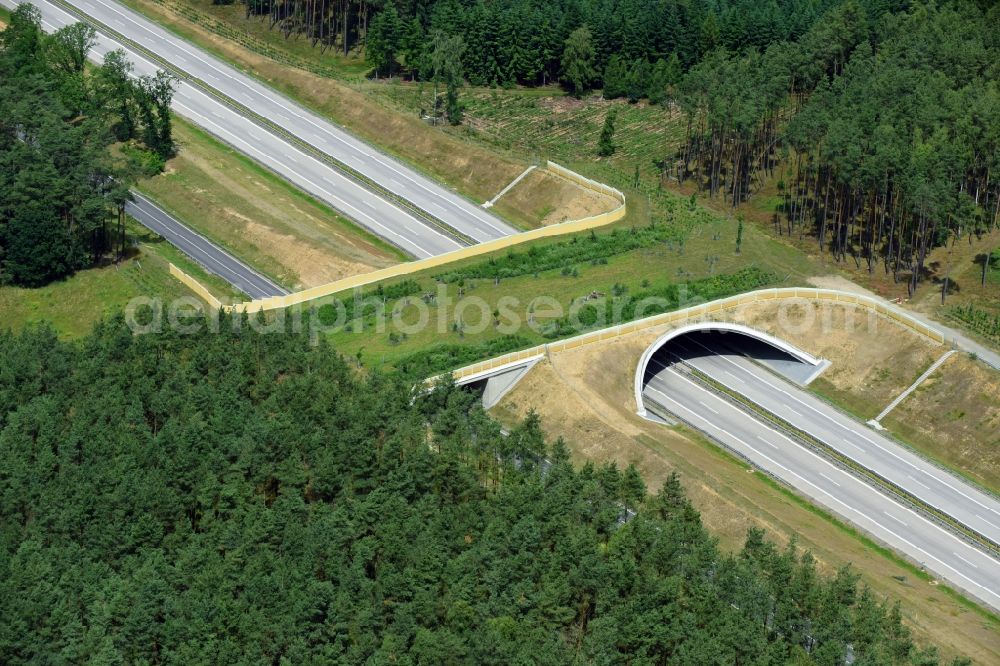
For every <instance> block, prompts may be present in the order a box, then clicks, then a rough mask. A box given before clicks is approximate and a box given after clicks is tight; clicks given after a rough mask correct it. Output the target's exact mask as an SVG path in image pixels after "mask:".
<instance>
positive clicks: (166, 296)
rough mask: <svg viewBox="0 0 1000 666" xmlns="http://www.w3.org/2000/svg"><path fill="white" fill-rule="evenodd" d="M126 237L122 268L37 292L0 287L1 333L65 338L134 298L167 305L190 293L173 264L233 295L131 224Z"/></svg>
mask: <svg viewBox="0 0 1000 666" xmlns="http://www.w3.org/2000/svg"><path fill="white" fill-rule="evenodd" d="M127 233H128V235H129V237H130V238H131V240H132V241H133V243H134V244H135V245H134V250H133V253H132V254H131V255H130V257H129V258H128V259H126V260H125V261H123V262H121V264H119V265H117V266H115V265H113V264H112V265H107V266H102V267H99V268H90V269H87V270H83V271H79V272H78V273H76V274H75V275H72V276H70V277H69V278H67V279H65V280H61V281H59V282H53V283H51V284H48V285H46V286H44V287H39V288H37V289H25V288H22V287H14V286H10V285H4V286H0V328H10V329H13V330H15V331H16V330H19V329H21V328H24V327H25V326H28V325H31V324H39V323H41V322H48V323H49V324H51V325H52V327H53V328H54V329H55V330H56V331H57V332H58V333H59V335H60V337H62V338H76V337H80V336H82V335H85V334H86V333H88V332H89V331H90V330H91V328H92V327H93V325H94V323H95V322H97V320H98V319H100V318H101V317H103V316H105V315H108V314H111V313H114V312H119V311H121V310H123V309H124V308H125V307H126V306H127V305H128V303H129V301H131V300H132V299H133V298H139V297H147V298H158V299H161V300H162V301H163V302H164V303H169V302H170V301H171V300H173V299H176V298H181V297H188V298H190V297H191V292H190V291H188V290H187V288H186V287H184V286H183V285H182V284H181V283H180V282H178V281H177V280H176V279H174V278H173V277H172V276H171V275H170V272H169V270H168V264H169V263H174V264H176V265H177V266H179V267H180V268H182V269H183V270H185V271H187V272H188V274H190V275H192V276H194V277H196V278H197V279H199V280H202V281H203V284H206V285H208V286H209V287H210V288H211V289H212V291H213V292H214V293H219V294H226V293H231V290H230V289H229V287H228V285H226V283H224V282H222V281H221V280H219V279H218V278H216V277H215V276H212V275H209V274H208V273H206V272H205V271H203V270H202V269H201V268H200V267H199V266H198V265H197V264H195V263H194V262H193V261H191V260H189V259H188V258H187V257H185V256H184V255H182V254H181V253H180V252H178V251H177V250H176V249H175V248H174V247H173V246H171V245H169V244H168V243H166V242H164V241H163V239H162V238H159V237H158V236H155V235H153V234H152V233H151V232H149V231H148V230H147V229H146V228H145V227H142V226H140V225H139V224H137V223H135V222H130V223H129V225H128V228H127Z"/></svg>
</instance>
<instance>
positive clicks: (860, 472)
mask: <svg viewBox="0 0 1000 666" xmlns="http://www.w3.org/2000/svg"><path fill="white" fill-rule="evenodd" d="M684 367H685V369H686V370H687V371H688V372H689V373H690V375H691V376H692V377H693V378H695V379H697V380H698V381H699V382H700V383H701V384H703V385H704V386H705V387H706V388H708V389H710V390H712V391H713V392H715V393H716V394H718V395H720V396H721V397H722V398H724V399H726V400H727V401H729V402H731V403H733V404H735V405H736V406H737V407H739V408H740V409H742V410H743V411H745V412H748V413H750V414H751V415H753V416H756V417H758V418H761V419H763V420H765V421H766V422H768V423H769V424H770V425H772V426H774V427H775V428H777V429H778V430H779V431H782V432H784V433H785V434H786V435H789V436H790V437H792V438H793V439H794V440H796V441H798V442H799V443H800V444H802V445H804V446H806V447H808V448H810V449H812V450H814V451H816V452H817V453H819V454H820V455H822V456H824V457H825V458H827V459H829V460H831V461H833V462H834V463H836V464H837V465H838V466H840V467H842V468H844V469H846V470H848V471H850V472H851V473H852V474H854V475H855V476H857V477H859V478H861V479H862V480H864V481H865V482H866V483H869V484H871V485H873V486H875V487H877V488H879V489H880V490H882V491H884V492H886V493H888V494H890V495H892V496H893V497H895V498H896V499H898V500H900V501H902V502H904V503H905V504H906V505H908V506H910V507H911V508H913V509H915V510H917V511H919V512H920V513H921V514H923V515H924V516H925V517H927V518H929V519H930V520H933V521H934V522H936V523H938V524H940V525H942V526H943V527H946V528H948V529H949V530H950V531H951V532H953V533H955V534H956V535H958V536H960V537H961V538H963V539H965V540H967V541H970V542H971V543H974V544H976V545H977V546H979V547H981V548H984V549H985V550H986V551H987V552H989V553H990V554H991V555H993V556H994V557H996V556H1000V544H997V543H996V542H995V541H993V540H992V539H989V538H987V537H985V536H983V535H981V534H979V533H978V532H976V531H975V530H973V529H971V528H969V527H967V526H965V525H964V524H962V523H961V522H959V521H957V520H955V519H954V518H952V517H951V516H949V515H948V514H946V513H944V512H943V511H941V510H939V509H937V508H935V507H934V506H932V505H930V504H928V503H927V502H925V501H923V500H921V499H920V498H919V497H917V496H915V495H913V494H912V493H910V492H908V491H906V490H905V489H903V488H901V487H899V486H898V485H896V484H895V483H893V482H892V481H890V480H888V479H886V478H885V477H883V476H882V475H880V474H878V473H877V472H875V471H874V470H871V469H869V468H867V467H865V466H864V465H860V464H858V463H857V462H856V461H855V460H853V459H852V458H850V457H848V456H845V455H844V454H842V453H840V452H839V451H837V450H836V449H834V448H833V447H831V446H829V445H828V444H826V443H825V442H823V441H821V440H819V439H817V438H815V437H813V436H812V435H810V434H809V433H807V432H805V431H803V430H802V429H800V428H797V427H796V426H795V425H793V424H791V423H789V422H788V421H785V420H784V419H782V418H781V417H779V416H777V415H775V414H773V413H771V412H769V411H767V410H766V409H764V408H763V407H761V406H760V405H758V404H757V403H755V402H753V401H751V400H748V399H747V398H746V397H744V396H742V395H740V394H739V393H737V392H735V391H733V390H732V389H730V388H729V387H727V386H725V385H724V384H721V383H720V382H717V381H716V380H714V379H712V378H711V377H709V376H708V375H706V374H705V373H703V372H700V371H699V370H697V369H695V368H692V367H691V366H687V365H685V366H684Z"/></svg>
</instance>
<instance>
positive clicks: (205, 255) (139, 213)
mask: <svg viewBox="0 0 1000 666" xmlns="http://www.w3.org/2000/svg"><path fill="white" fill-rule="evenodd" d="M132 197H133V199H134V201H131V202H129V203H127V204H125V212H127V213H128V214H129V215H131V216H132V217H133V218H135V219H136V220H137V221H138V222H140V223H141V224H142V225H143V226H145V227H147V228H148V229H150V230H152V231H154V232H156V233H158V234H159V235H161V236H163V237H164V238H165V239H166V240H167V241H168V242H169V243H170V244H172V245H174V246H176V247H177V248H178V249H179V250H180V251H181V252H183V253H184V254H186V255H188V256H189V257H191V258H192V259H194V260H195V261H197V262H198V263H199V264H200V265H201V266H202V267H203V268H204V269H205V270H207V271H209V272H210V273H214V274H215V275H218V276H219V277H221V278H222V279H224V280H226V281H227V282H229V284H231V285H233V286H234V287H236V288H237V289H239V290H240V291H242V292H243V293H245V294H246V295H247V296H250V297H251V298H267V297H268V296H282V295H285V294H287V293H288V291H287V290H286V289H284V288H283V287H281V285H279V284H276V283H275V282H273V281H272V280H270V279H268V278H266V277H264V276H263V275H261V274H260V273H258V272H257V271H255V270H254V269H252V268H250V267H249V266H247V265H246V264H244V263H243V262H242V261H240V260H239V259H236V258H235V257H233V256H232V255H231V254H229V253H227V252H226V251H225V250H223V249H222V248H220V247H219V246H218V245H216V244H215V243H213V242H211V241H210V240H208V239H206V238H205V237H204V236H202V235H200V234H198V233H197V232H195V231H193V230H191V229H190V228H188V227H187V226H185V225H184V224H182V223H181V222H178V221H177V220H176V219H175V218H173V217H171V216H170V215H169V214H168V213H167V212H165V211H164V210H163V209H162V208H160V207H159V206H157V205H156V204H154V203H153V202H152V201H150V200H149V199H147V198H146V197H144V196H142V195H141V194H138V193H137V192H132Z"/></svg>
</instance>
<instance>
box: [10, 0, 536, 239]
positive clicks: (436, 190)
mask: <svg viewBox="0 0 1000 666" xmlns="http://www.w3.org/2000/svg"><path fill="white" fill-rule="evenodd" d="M5 1H7V2H9V1H10V0H5ZM68 2H69V3H70V4H71V5H73V6H74V7H76V8H77V9H78V10H80V11H82V12H84V13H86V14H87V15H89V16H91V17H93V18H94V19H96V20H98V21H100V22H101V23H103V24H104V25H106V26H108V27H110V28H111V29H113V30H115V31H117V32H119V33H121V34H122V35H124V36H125V37H127V38H128V39H131V40H132V41H134V42H136V43H137V44H141V45H142V46H143V47H145V48H147V49H149V50H150V51H151V52H153V53H155V54H156V55H157V56H159V57H160V58H162V59H163V60H164V61H166V62H169V63H170V64H171V65H173V66H174V67H176V68H178V69H180V70H182V71H184V72H185V73H187V74H189V75H191V76H193V77H195V78H197V79H199V80H200V81H202V82H204V83H206V84H208V85H209V86H211V87H212V88H213V89H215V90H216V91H218V92H219V93H221V94H223V95H225V96H226V97H228V98H229V99H230V100H233V101H235V102H237V103H238V104H242V105H244V106H246V107H247V108H249V109H250V110H252V111H253V112H255V113H257V114H259V115H261V116H263V117H265V118H267V119H268V120H270V121H271V122H273V123H275V124H276V125H279V126H280V127H282V128H283V129H284V130H285V131H288V132H291V133H292V134H294V135H295V136H296V137H297V138H298V139H300V140H301V141H303V142H305V143H307V144H309V145H311V146H313V147H314V148H316V149H317V150H319V151H320V152H322V153H325V154H327V155H329V156H331V157H333V158H335V159H336V160H338V161H340V162H341V163H343V164H346V165H347V166H349V167H350V168H352V169H354V170H355V171H356V172H358V173H360V174H362V175H364V176H365V177H366V178H369V179H371V180H372V181H374V182H376V183H378V184H379V185H380V186H381V187H384V188H385V189H386V190H388V191H390V192H391V193H392V194H394V195H396V196H398V197H400V198H402V199H405V200H406V201H408V202H410V203H411V204H413V205H414V206H416V207H417V208H419V209H421V210H423V211H424V212H426V213H428V214H430V215H431V216H433V217H435V218H437V219H439V220H441V221H442V222H443V223H444V224H446V225H447V226H449V227H451V228H452V229H454V230H456V231H457V232H459V234H462V235H464V236H466V237H468V238H470V239H472V240H474V241H475V242H482V241H486V240H492V239H495V238H501V237H503V236H507V235H510V234H514V233H517V230H516V229H514V228H513V227H511V226H509V225H508V224H506V223H504V222H503V221H501V220H500V219H499V218H498V217H496V216H495V215H493V214H491V213H489V212H488V211H486V210H485V209H483V208H482V207H480V206H478V205H477V204H475V203H473V202H471V201H469V200H467V199H465V198H464V197H462V196H460V195H459V194H457V193H455V192H453V191H451V190H449V189H447V188H445V187H443V186H441V185H440V184H439V183H436V182H435V181H433V180H431V179H430V178H427V177H425V176H423V175H422V174H420V173H418V172H416V171H415V170H414V169H412V168H410V167H408V166H406V165H404V164H402V163H400V162H399V161H397V160H395V159H393V158H390V157H388V156H387V155H385V154H384V153H381V152H379V151H378V150H377V149H375V148H373V147H372V146H370V145H368V144H366V143H365V142H363V141H361V140H360V139H358V138H356V137H354V136H352V135H351V134H349V133H347V132H346V131H344V130H343V129H340V128H339V127H337V126H335V125H333V124H332V123H330V122H329V121H327V120H325V119H323V118H321V117H319V116H317V115H316V114H313V113H311V112H310V111H307V110H306V109H305V108H304V107H302V106H300V105H299V104H297V103H295V102H293V101H292V100H290V99H289V98H287V97H284V96H283V95H281V94H280V93H278V92H277V91H275V90H274V89H272V88H270V87H268V86H266V85H264V84H262V83H260V82H259V81H257V80H256V79H254V78H253V77H250V76H248V75H246V74H243V73H242V72H240V71H239V70H237V69H235V68H234V67H232V66H230V65H228V64H226V63H225V62H223V61H222V60H220V59H218V58H216V57H214V56H212V55H210V54H208V53H207V52H205V51H202V50H201V49H199V48H198V47H196V46H194V45H193V44H191V43H190V42H187V41H185V40H183V39H181V38H180V37H177V36H176V35H174V34H173V33H171V32H169V31H167V30H165V29H164V28H161V27H160V26H158V25H157V24H156V23H154V22H152V21H150V20H148V19H146V18H144V17H143V16H142V15H140V14H138V13H136V12H134V11H132V10H130V9H128V8H127V7H125V6H124V5H122V4H120V3H118V2H115V1H114V0H68ZM42 4H48V3H47V2H43V3H42ZM345 212H346V211H345Z"/></svg>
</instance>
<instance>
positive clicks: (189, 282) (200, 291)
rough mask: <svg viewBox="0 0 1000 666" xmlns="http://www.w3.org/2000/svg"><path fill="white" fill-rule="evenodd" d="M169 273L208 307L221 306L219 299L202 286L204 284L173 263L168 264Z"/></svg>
mask: <svg viewBox="0 0 1000 666" xmlns="http://www.w3.org/2000/svg"><path fill="white" fill-rule="evenodd" d="M170 274H171V275H173V276H174V277H175V278H177V279H178V280H180V281H181V282H183V283H184V285H185V286H186V287H187V288H188V289H190V290H191V291H193V292H194V293H196V294H197V295H198V296H199V297H200V298H201V299H202V300H203V301H205V302H206V303H208V306H209V307H210V308H213V309H215V310H218V309H219V308H221V307H222V303H221V302H219V299H217V298H216V297H215V296H213V295H212V294H211V292H209V291H208V289H206V288H205V287H204V285H202V284H201V283H200V282H198V281H197V280H195V279H194V278H193V277H191V276H190V275H188V274H187V273H185V272H184V271H182V270H181V269H179V268H177V267H176V266H174V265H173V264H170Z"/></svg>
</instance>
